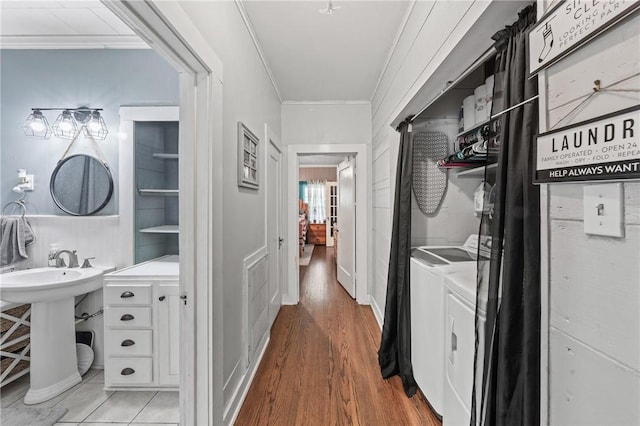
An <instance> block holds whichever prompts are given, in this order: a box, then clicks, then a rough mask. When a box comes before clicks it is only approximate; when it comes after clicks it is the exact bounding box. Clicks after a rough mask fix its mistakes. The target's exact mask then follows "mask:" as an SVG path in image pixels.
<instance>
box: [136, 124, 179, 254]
mask: <svg viewBox="0 0 640 426" xmlns="http://www.w3.org/2000/svg"><path fill="white" fill-rule="evenodd" d="M134 130H135V185H136V188H137V191H136V195H135V204H136V206H135V230H136V233H135V240H136V243H135V263H140V262H144V261H147V260H150V259H154V258H157V257H159V256H164V255H173V254H178V219H179V217H178V202H179V190H178V159H179V156H178V122H174V121H158V122H136V124H135V129H134Z"/></svg>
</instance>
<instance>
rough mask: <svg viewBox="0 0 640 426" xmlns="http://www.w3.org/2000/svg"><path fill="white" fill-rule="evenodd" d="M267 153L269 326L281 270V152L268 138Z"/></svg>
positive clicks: (277, 306) (275, 307) (277, 299)
mask: <svg viewBox="0 0 640 426" xmlns="http://www.w3.org/2000/svg"><path fill="white" fill-rule="evenodd" d="M268 145H269V146H268V153H267V251H268V252H269V327H271V324H273V321H274V320H275V318H276V315H277V314H278V311H279V310H280V305H281V300H280V299H281V294H280V277H281V276H282V275H281V271H282V256H281V250H282V243H283V242H284V239H283V237H282V229H283V228H282V223H281V220H282V214H281V213H282V212H281V211H280V206H281V200H282V198H281V193H282V192H281V188H282V187H281V178H282V173H281V161H280V160H281V157H282V153H281V152H280V150H279V149H278V147H277V146H276V145H275V144H274V143H273V140H271V139H269V140H268Z"/></svg>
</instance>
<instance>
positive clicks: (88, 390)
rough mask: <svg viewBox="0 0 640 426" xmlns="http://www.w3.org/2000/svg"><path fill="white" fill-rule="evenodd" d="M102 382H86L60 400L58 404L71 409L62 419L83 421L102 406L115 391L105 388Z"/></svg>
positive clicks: (63, 420)
mask: <svg viewBox="0 0 640 426" xmlns="http://www.w3.org/2000/svg"><path fill="white" fill-rule="evenodd" d="M103 387H104V386H103V385H102V383H84V384H83V385H82V386H80V387H79V388H78V389H76V390H75V391H74V392H73V393H71V394H70V395H69V396H67V397H66V398H65V399H63V400H62V401H60V402H59V403H58V404H57V405H56V406H58V407H65V408H67V409H68V410H69V411H67V414H65V415H64V417H63V418H62V419H61V421H62V422H81V421H83V420H84V419H85V418H86V417H87V416H88V415H89V414H91V413H93V412H94V411H95V409H96V408H98V407H100V406H101V405H102V404H103V403H104V402H105V401H106V400H107V399H108V398H109V397H110V396H111V394H112V393H113V392H111V391H105V390H103V389H102V388H103Z"/></svg>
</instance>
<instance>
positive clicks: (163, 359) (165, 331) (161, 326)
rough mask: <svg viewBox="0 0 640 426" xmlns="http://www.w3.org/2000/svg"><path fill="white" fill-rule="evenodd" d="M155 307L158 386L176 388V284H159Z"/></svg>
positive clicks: (178, 341)
mask: <svg viewBox="0 0 640 426" xmlns="http://www.w3.org/2000/svg"><path fill="white" fill-rule="evenodd" d="M157 290H158V291H157V292H156V294H155V298H156V300H155V305H156V306H157V309H156V312H157V323H156V324H157V327H156V338H157V342H158V348H157V349H158V352H156V354H157V358H156V359H157V362H158V384H159V385H160V386H178V384H179V382H180V370H179V367H180V322H179V318H180V295H179V287H178V283H177V282H173V283H159V284H158V286H157Z"/></svg>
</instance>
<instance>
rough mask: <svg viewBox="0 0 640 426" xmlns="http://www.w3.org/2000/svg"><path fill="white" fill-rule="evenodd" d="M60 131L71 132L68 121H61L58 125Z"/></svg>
mask: <svg viewBox="0 0 640 426" xmlns="http://www.w3.org/2000/svg"><path fill="white" fill-rule="evenodd" d="M59 127H60V130H62V131H64V132H66V131H68V130H71V123H69V122H68V121H63V122H61V123H60V126H59Z"/></svg>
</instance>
